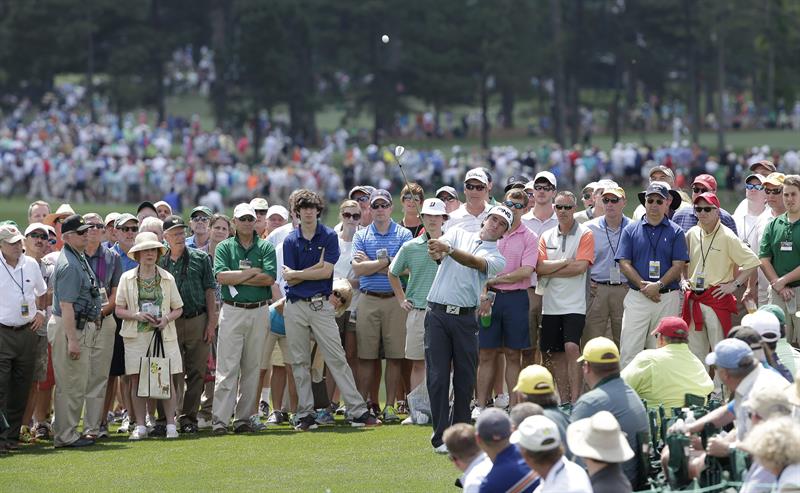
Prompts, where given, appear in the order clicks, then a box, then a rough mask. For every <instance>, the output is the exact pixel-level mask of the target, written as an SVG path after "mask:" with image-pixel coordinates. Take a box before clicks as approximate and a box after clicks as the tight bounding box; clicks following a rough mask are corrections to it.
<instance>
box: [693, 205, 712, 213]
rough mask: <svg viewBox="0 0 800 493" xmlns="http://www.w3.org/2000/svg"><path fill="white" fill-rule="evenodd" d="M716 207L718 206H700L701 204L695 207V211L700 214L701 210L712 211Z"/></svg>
mask: <svg viewBox="0 0 800 493" xmlns="http://www.w3.org/2000/svg"><path fill="white" fill-rule="evenodd" d="M714 209H716V207H710V206H709V207H700V206H696V207H695V208H694V211H695V212H696V213H698V214H700V213H701V212H711V211H713V210H714Z"/></svg>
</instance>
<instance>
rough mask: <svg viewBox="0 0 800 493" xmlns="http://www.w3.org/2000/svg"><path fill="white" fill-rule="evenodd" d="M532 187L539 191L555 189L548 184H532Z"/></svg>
mask: <svg viewBox="0 0 800 493" xmlns="http://www.w3.org/2000/svg"><path fill="white" fill-rule="evenodd" d="M533 189H534V190H536V191H538V192H541V191H545V192H550V191H552V190H555V188H553V187H551V186H549V185H534V186H533Z"/></svg>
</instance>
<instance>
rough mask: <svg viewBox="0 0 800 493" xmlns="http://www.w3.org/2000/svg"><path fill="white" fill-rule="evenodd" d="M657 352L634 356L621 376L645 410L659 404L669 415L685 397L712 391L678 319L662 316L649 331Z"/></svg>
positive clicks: (706, 374) (648, 350)
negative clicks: (640, 399) (644, 404)
mask: <svg viewBox="0 0 800 493" xmlns="http://www.w3.org/2000/svg"><path fill="white" fill-rule="evenodd" d="M653 335H654V336H656V338H657V341H658V349H646V350H644V351H642V352H641V353H639V354H637V355H636V356H635V357H634V358H633V361H631V362H630V363H629V364H628V366H626V367H625V369H623V370H622V373H621V376H622V379H623V380H625V383H626V384H628V385H629V386H630V387H631V388H632V389H633V390H634V391H636V393H637V394H639V397H641V398H642V399H644V400H645V401H647V405H648V407H651V408H657V407H658V406H659V405H661V404H663V405H664V408H665V409H666V411H667V414H668V415H669V416H671V415H672V408H675V407H683V406H684V405H685V401H686V394H692V395H696V396H700V397H706V396H707V395H708V394H709V393H711V391H712V390H714V382H712V381H711V378H710V377H709V376H708V372H707V371H706V367H705V366H704V365H703V363H702V361H700V360H699V359H697V357H696V356H695V355H694V354H693V353H692V351H691V350H690V349H689V344H688V342H689V327H688V326H687V325H686V322H685V321H684V320H683V319H682V318H680V317H664V318H663V319H661V321H660V322H659V323H658V326H657V327H656V330H654V331H653Z"/></svg>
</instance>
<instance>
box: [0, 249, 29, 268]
mask: <svg viewBox="0 0 800 493" xmlns="http://www.w3.org/2000/svg"><path fill="white" fill-rule="evenodd" d="M24 257H25V253H22V254H20V256H19V258H18V259H17V266H16V267H11V265H10V264H9V263H8V262H6V257H5V256H4V255H3V254H1V253H0V262H3V264H4V265H5V266H6V267H8V269H9V270H10V271H11V272H14V271H15V270H17V269H22V264H23V263H24V261H25V258H24Z"/></svg>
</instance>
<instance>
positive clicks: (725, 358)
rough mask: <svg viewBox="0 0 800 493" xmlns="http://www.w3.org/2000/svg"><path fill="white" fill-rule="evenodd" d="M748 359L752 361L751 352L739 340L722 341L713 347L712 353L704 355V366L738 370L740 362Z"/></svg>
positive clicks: (748, 347) (745, 344) (744, 343)
mask: <svg viewBox="0 0 800 493" xmlns="http://www.w3.org/2000/svg"><path fill="white" fill-rule="evenodd" d="M745 357H749V358H750V361H752V360H753V350H752V349H750V346H748V345H747V343H746V342H744V341H742V340H740V339H723V340H721V341H720V342H718V343H717V345H716V346H714V352H713V353H708V354H707V355H706V364H707V365H708V366H716V367H718V368H725V369H726V370H732V369H734V368H739V367H740V364H741V363H742V360H743V359H744V358H745Z"/></svg>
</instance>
